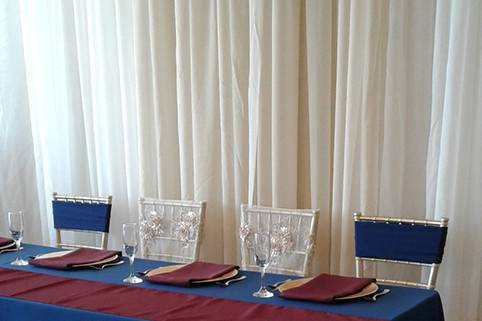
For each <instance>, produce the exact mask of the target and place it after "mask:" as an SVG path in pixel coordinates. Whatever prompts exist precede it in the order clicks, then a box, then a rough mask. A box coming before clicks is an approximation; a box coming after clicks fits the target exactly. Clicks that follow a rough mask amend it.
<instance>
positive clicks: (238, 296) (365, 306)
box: [0, 244, 444, 321]
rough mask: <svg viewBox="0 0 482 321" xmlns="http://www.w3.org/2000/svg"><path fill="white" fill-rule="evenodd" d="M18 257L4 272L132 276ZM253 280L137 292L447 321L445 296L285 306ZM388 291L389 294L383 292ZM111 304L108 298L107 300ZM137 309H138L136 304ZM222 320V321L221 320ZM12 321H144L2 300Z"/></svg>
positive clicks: (400, 292) (7, 256)
mask: <svg viewBox="0 0 482 321" xmlns="http://www.w3.org/2000/svg"><path fill="white" fill-rule="evenodd" d="M53 251H58V249H56V248H51V247H45V246H37V245H29V244H26V245H24V250H23V251H21V256H22V257H24V258H28V256H35V255H37V254H42V253H47V252H53ZM15 255H16V254H15V253H13V252H12V253H3V254H0V267H3V268H12V269H19V270H25V271H31V272H37V273H44V274H49V275H58V276H63V277H69V278H77V279H84V280H93V281H103V282H110V283H114V284H122V279H123V278H124V277H125V276H126V274H127V269H128V266H127V260H125V261H126V263H125V264H123V265H119V266H113V267H109V268H106V269H104V270H102V271H97V270H90V269H89V270H77V271H58V270H50V269H44V268H39V267H35V266H25V267H13V266H11V265H9V263H10V262H11V261H13V260H14V259H15ZM169 264H172V263H164V262H158V261H151V260H141V259H137V260H136V261H135V263H134V269H135V270H137V271H143V270H146V269H148V268H154V267H158V266H161V265H169ZM241 273H242V274H245V275H247V277H248V278H247V279H246V280H244V281H241V282H238V283H234V284H232V285H230V286H229V287H220V286H217V285H210V286H203V287H193V288H180V287H174V286H168V285H160V284H151V283H148V282H144V283H141V284H138V285H134V286H140V287H145V288H151V289H162V290H167V291H172V292H179V293H188V294H194V295H201V296H209V297H219V298H224V299H232V300H240V301H245V302H256V303H262V304H273V305H280V306H285V307H296V308H302V309H308V310H315V311H323V312H332V313H337V314H341V315H352V316H360V317H369V318H377V319H381V320H393V321H443V320H444V317H443V310H442V305H441V301H440V296H439V294H438V293H437V292H436V291H433V290H425V289H414V288H405V287H395V286H390V287H389V288H390V289H391V292H390V294H388V295H386V296H383V297H381V298H379V300H377V302H375V303H371V302H366V301H362V300H359V301H352V302H346V303H338V304H320V303H311V302H304V301H291V300H285V299H282V298H279V297H277V296H275V297H274V298H270V299H259V298H255V297H253V296H252V293H253V292H254V291H255V290H257V288H258V287H259V273H254V272H244V271H243V272H241ZM286 278H287V277H286V276H282V275H275V274H267V275H266V281H267V283H275V282H277V281H281V280H284V279H286ZM382 288H384V287H383V286H382ZM106 299H108V298H106ZM132 306H133V308H137V309H142V307H137V306H136V303H135V302H132ZM221 319H222V316H221ZM7 320H21V321H23V320H25V321H50V320H55V321H64V320H66V321H67V320H68V321H77V320H79V321H80V320H88V321H104V320H106V321H113V320H117V321H121V320H130V321H133V320H138V319H133V318H126V317H120V316H115V315H109V314H105V313H98V312H89V311H83V310H78V309H71V308H65V307H59V306H55V305H50V304H44V303H37V302H30V301H24V300H18V299H12V298H7V297H0V321H7Z"/></svg>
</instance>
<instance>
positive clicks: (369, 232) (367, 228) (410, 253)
mask: <svg viewBox="0 0 482 321" xmlns="http://www.w3.org/2000/svg"><path fill="white" fill-rule="evenodd" d="M446 238H447V227H437V226H424V225H412V224H398V223H389V224H387V223H385V222H376V223H374V222H363V221H358V222H355V252H356V256H358V257H368V258H376V259H388V260H398V261H408V262H418V263H427V264H432V263H437V264H439V263H441V262H442V257H443V253H444V247H445V240H446Z"/></svg>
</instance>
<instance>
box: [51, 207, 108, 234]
mask: <svg viewBox="0 0 482 321" xmlns="http://www.w3.org/2000/svg"><path fill="white" fill-rule="evenodd" d="M111 207H112V205H111V204H95V203H92V204H91V203H79V202H75V203H74V202H64V201H57V200H53V201H52V209H53V215H54V227H55V228H56V229H74V230H87V231H97V232H106V233H108V232H109V223H110V211H111Z"/></svg>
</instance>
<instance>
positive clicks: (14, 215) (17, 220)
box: [8, 211, 28, 266]
mask: <svg viewBox="0 0 482 321" xmlns="http://www.w3.org/2000/svg"><path fill="white" fill-rule="evenodd" d="M8 229H9V230H10V234H11V235H12V238H13V240H14V241H15V246H16V247H17V258H16V259H15V261H13V262H11V263H10V264H11V265H17V266H22V265H28V262H27V261H25V260H22V259H20V255H19V251H20V246H21V245H22V239H23V213H22V212H21V211H18V212H8Z"/></svg>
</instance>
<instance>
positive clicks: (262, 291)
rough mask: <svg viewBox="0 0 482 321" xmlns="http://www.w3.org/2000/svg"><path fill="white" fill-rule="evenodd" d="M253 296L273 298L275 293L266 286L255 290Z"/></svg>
mask: <svg viewBox="0 0 482 321" xmlns="http://www.w3.org/2000/svg"><path fill="white" fill-rule="evenodd" d="M253 296H255V297H257V298H271V297H272V296H273V293H272V292H269V291H268V290H266V288H261V289H259V290H258V292H254V293H253Z"/></svg>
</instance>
